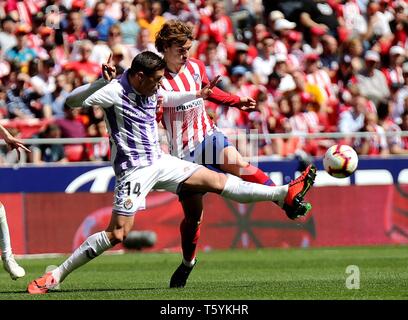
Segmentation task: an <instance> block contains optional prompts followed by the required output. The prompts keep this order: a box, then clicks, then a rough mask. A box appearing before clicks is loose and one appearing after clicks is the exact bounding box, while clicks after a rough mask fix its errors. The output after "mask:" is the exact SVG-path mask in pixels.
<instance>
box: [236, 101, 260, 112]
mask: <svg viewBox="0 0 408 320" xmlns="http://www.w3.org/2000/svg"><path fill="white" fill-rule="evenodd" d="M238 109H240V110H242V111H248V112H249V111H255V110H256V101H255V100H254V99H252V98H251V97H241V98H240V99H239V104H238Z"/></svg>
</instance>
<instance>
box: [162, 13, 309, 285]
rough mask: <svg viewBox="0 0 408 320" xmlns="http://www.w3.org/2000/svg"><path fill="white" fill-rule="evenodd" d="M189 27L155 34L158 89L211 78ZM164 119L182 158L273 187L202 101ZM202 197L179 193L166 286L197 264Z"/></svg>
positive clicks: (291, 211) (218, 96)
mask: <svg viewBox="0 0 408 320" xmlns="http://www.w3.org/2000/svg"><path fill="white" fill-rule="evenodd" d="M193 40H194V38H193V34H192V30H191V29H190V28H189V27H188V26H187V25H186V24H184V23H183V22H181V21H177V20H169V21H167V22H166V23H165V24H164V25H163V26H162V28H161V30H160V31H159V32H158V33H157V35H156V42H155V45H156V49H157V50H158V51H159V52H160V53H162V54H163V56H164V60H165V61H166V64H167V67H166V68H167V69H166V71H165V74H164V78H163V79H162V87H163V88H164V89H165V90H169V91H181V92H188V91H197V90H199V89H201V87H202V86H205V85H206V84H207V83H208V82H209V80H208V78H207V75H206V73H205V66H204V64H203V62H201V61H200V60H197V59H193V58H189V56H188V52H189V50H190V48H191V46H192V44H193ZM208 100H209V101H211V102H214V103H216V104H219V105H224V106H230V107H237V108H240V109H242V110H247V109H252V108H254V107H255V100H253V99H252V98H250V97H241V98H240V97H238V96H236V95H232V94H229V93H225V92H223V91H222V90H220V89H218V88H214V89H213V93H212V95H210V96H209V98H208ZM162 123H163V125H164V127H165V128H166V130H167V133H168V139H169V144H170V152H171V154H172V155H175V156H177V157H179V158H181V159H184V160H187V161H191V162H196V163H200V164H203V165H204V166H206V167H209V168H210V169H213V170H221V171H223V172H226V173H231V174H233V175H235V176H238V177H240V178H242V179H243V180H245V181H249V182H255V183H259V184H266V185H273V182H272V181H271V179H270V178H269V177H268V176H267V175H266V174H265V173H264V172H262V171H261V170H260V169H258V168H256V167H254V166H253V165H251V164H249V163H248V162H246V161H245V160H244V159H243V158H242V156H241V155H240V154H239V152H238V151H237V149H235V147H233V146H232V145H231V144H230V143H229V141H228V139H227V138H226V137H225V136H224V134H223V133H222V132H221V131H220V130H219V129H218V128H217V127H216V126H215V124H214V123H213V121H212V120H211V118H210V117H209V116H208V114H207V112H206V110H205V105H204V101H203V100H202V99H196V100H194V101H193V102H189V103H186V104H184V105H181V106H178V107H176V108H164V110H163V116H162ZM202 196H203V194H199V193H189V194H188V195H187V194H180V201H181V203H182V206H183V210H184V215H185V217H184V219H183V221H182V222H181V225H180V232H181V241H182V250H183V262H182V264H181V265H180V267H179V268H178V269H177V270H176V272H175V273H174V274H173V276H172V278H171V281H170V287H184V286H185V284H186V280H187V278H188V276H189V273H190V271H191V270H192V268H193V266H194V265H195V262H196V260H195V256H196V246H197V241H198V238H199V236H200V223H201V220H202V211H203V205H202ZM309 210H310V205H309V204H308V203H304V202H303V201H302V202H301V203H300V204H298V205H297V206H296V207H291V208H286V210H285V211H286V214H287V215H288V217H290V218H292V219H294V218H297V217H298V216H301V215H305V214H306V213H307V212H308V211H309Z"/></svg>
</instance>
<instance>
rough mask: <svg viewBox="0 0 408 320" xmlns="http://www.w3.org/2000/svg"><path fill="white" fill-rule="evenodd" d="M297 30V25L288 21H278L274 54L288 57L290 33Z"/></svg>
mask: <svg viewBox="0 0 408 320" xmlns="http://www.w3.org/2000/svg"><path fill="white" fill-rule="evenodd" d="M295 28H296V23H294V22H291V21H289V20H287V19H277V20H276V21H275V24H274V31H275V34H276V36H277V37H276V39H275V47H274V52H275V53H276V54H278V53H280V54H284V55H288V46H287V43H288V36H289V34H290V32H291V31H292V30H293V29H295Z"/></svg>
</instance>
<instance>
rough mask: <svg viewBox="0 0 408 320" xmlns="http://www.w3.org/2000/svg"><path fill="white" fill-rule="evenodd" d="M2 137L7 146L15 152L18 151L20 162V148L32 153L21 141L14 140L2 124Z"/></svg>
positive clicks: (0, 135) (0, 126)
mask: <svg viewBox="0 0 408 320" xmlns="http://www.w3.org/2000/svg"><path fill="white" fill-rule="evenodd" d="M0 137H1V138H2V139H4V141H5V142H6V143H7V146H8V147H9V148H10V149H11V150H13V149H16V150H17V156H18V160H20V148H21V149H23V150H25V151H27V152H31V151H30V149H28V148H27V147H26V146H25V145H24V144H23V142H22V141H21V140H19V139H17V138H14V137H13V136H12V135H11V134H10V132H8V130H7V129H6V128H4V127H3V126H2V125H1V124H0Z"/></svg>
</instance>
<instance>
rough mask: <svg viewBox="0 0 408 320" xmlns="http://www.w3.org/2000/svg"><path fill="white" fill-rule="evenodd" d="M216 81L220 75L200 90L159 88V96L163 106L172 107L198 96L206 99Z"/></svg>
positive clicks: (218, 80)
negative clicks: (186, 90) (180, 90)
mask: <svg viewBox="0 0 408 320" xmlns="http://www.w3.org/2000/svg"><path fill="white" fill-rule="evenodd" d="M218 82H220V76H217V77H216V78H215V79H214V80H212V81H210V82H209V83H208V84H207V85H206V86H204V87H203V88H202V89H201V90H200V91H189V92H176V91H165V90H163V89H160V90H159V98H161V99H163V107H164V108H174V107H177V106H179V105H182V104H184V103H186V102H189V101H191V100H195V99H199V98H203V99H207V98H208V97H209V96H211V94H212V93H213V90H214V88H215V86H216V85H217V83H218Z"/></svg>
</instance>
